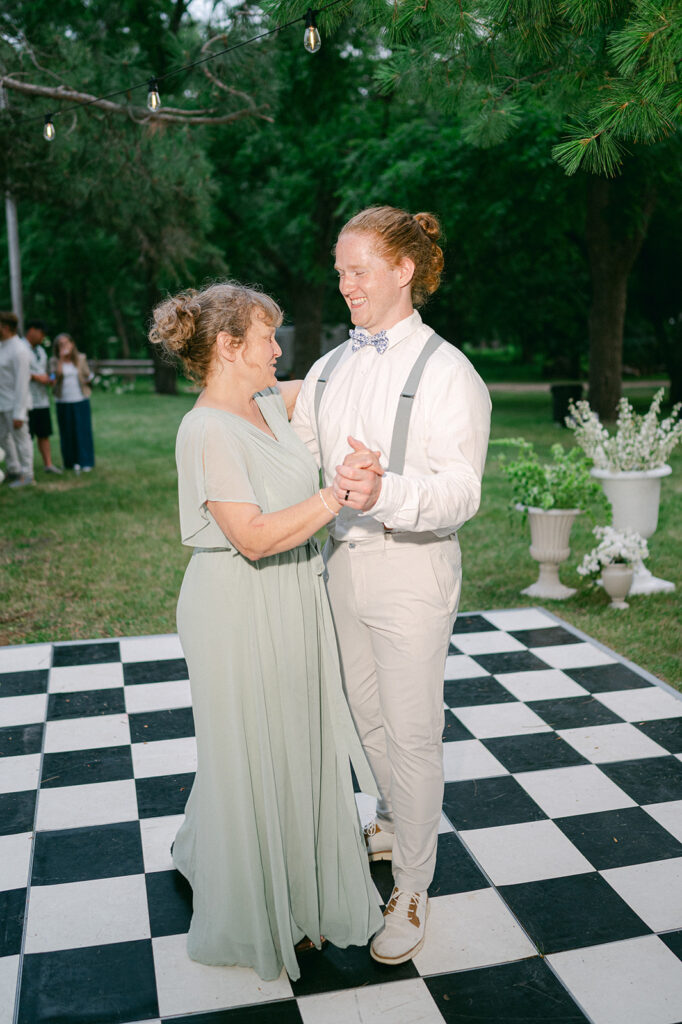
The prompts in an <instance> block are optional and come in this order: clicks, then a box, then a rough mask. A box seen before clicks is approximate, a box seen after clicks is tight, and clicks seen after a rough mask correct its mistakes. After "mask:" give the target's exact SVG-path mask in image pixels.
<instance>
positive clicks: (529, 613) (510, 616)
mask: <svg viewBox="0 0 682 1024" xmlns="http://www.w3.org/2000/svg"><path fill="white" fill-rule="evenodd" d="M483 618H484V619H487V620H488V622H490V623H492V625H493V626H494V627H495V628H496V629H506V630H507V631H508V632H513V631H514V630H516V629H545V628H547V627H549V626H557V625H559V623H557V622H556V621H555V620H554V619H552V618H551V617H550V616H549V615H546V614H545V612H542V611H540V609H539V608H521V609H519V610H516V611H502V612H483Z"/></svg>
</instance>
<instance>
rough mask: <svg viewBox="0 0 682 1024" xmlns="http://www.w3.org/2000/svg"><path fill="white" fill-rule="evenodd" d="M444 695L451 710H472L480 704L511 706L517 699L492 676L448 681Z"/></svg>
mask: <svg viewBox="0 0 682 1024" xmlns="http://www.w3.org/2000/svg"><path fill="white" fill-rule="evenodd" d="M444 695H445V703H446V704H447V705H448V707H450V708H470V707H474V705H478V704H509V703H511V702H512V701H515V700H516V697H515V696H514V695H513V694H512V693H510V692H509V690H508V689H507V688H506V687H505V686H503V685H502V683H498V681H497V679H493V677H492V676H480V677H479V678H478V679H452V680H449V681H447V680H446V683H445V690H444Z"/></svg>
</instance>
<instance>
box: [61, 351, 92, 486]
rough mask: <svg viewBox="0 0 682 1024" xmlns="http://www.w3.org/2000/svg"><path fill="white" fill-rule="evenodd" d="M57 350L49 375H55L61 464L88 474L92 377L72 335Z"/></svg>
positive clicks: (90, 445)
mask: <svg viewBox="0 0 682 1024" xmlns="http://www.w3.org/2000/svg"><path fill="white" fill-rule="evenodd" d="M54 348H55V355H54V356H53V358H52V359H51V361H50V373H51V374H54V397H55V402H56V406H57V423H58V425H59V443H60V446H61V449H62V462H63V463H64V468H65V469H74V470H75V471H76V472H77V473H78V472H81V471H82V472H83V473H89V472H90V470H91V469H92V468H93V467H94V465H95V446H94V442H93V439H92V417H91V414H90V395H91V394H92V388H91V387H90V381H91V380H92V373H91V372H90V367H89V366H88V361H87V359H86V358H85V356H84V355H83V353H82V352H79V351H78V349H77V348H76V343H75V341H74V340H73V338H72V337H71V335H70V334H58V335H57V337H56V338H55V343H54Z"/></svg>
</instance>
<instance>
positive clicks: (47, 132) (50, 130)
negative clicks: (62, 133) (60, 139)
mask: <svg viewBox="0 0 682 1024" xmlns="http://www.w3.org/2000/svg"><path fill="white" fill-rule="evenodd" d="M54 137H55V130H54V124H53V123H52V114H45V124H44V125H43V138H44V139H45V141H46V142H52V140H53V139H54Z"/></svg>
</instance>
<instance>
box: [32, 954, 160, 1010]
mask: <svg viewBox="0 0 682 1024" xmlns="http://www.w3.org/2000/svg"><path fill="white" fill-rule="evenodd" d="M158 1016H159V1006H158V1001H157V996H156V981H155V976H154V960H153V957H152V944H151V941H150V940H149V939H142V940H140V941H137V942H115V943H108V944H106V945H103V946H87V947H84V948H82V949H64V950H58V951H57V952H54V953H29V954H27V955H26V956H25V957H24V963H23V973H22V978H21V994H20V998H19V1016H18V1020H17V1024H76V1022H78V1024H95V1022H96V1024H124V1022H127V1021H142V1020H149V1018H151V1017H158Z"/></svg>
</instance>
